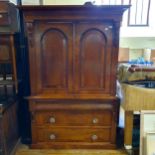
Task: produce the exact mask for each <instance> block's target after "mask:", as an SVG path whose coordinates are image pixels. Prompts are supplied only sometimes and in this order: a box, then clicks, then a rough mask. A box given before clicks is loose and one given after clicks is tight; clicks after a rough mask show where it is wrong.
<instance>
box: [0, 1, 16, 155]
mask: <svg viewBox="0 0 155 155" xmlns="http://www.w3.org/2000/svg"><path fill="white" fill-rule="evenodd" d="M16 15H17V8H16V7H15V6H14V5H13V4H11V3H9V1H7V0H5V1H0V155H10V154H11V153H13V151H14V148H15V146H16V144H17V142H18V140H19V130H18V100H17V91H18V89H17V83H18V82H17V72H16V48H15V35H16V31H17V29H18V26H17V25H18V24H17V22H16V21H17V17H16ZM15 25H16V26H15Z"/></svg>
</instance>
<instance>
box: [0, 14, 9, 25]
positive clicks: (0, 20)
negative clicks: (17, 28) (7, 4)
mask: <svg viewBox="0 0 155 155" xmlns="http://www.w3.org/2000/svg"><path fill="white" fill-rule="evenodd" d="M9 24H10V23H9V17H8V13H0V26H4V25H9Z"/></svg>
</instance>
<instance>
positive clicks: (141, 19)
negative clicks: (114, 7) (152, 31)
mask: <svg viewBox="0 0 155 155" xmlns="http://www.w3.org/2000/svg"><path fill="white" fill-rule="evenodd" d="M150 3H151V0H129V4H131V5H132V6H131V8H130V9H129V14H128V26H148V25H149V10H150Z"/></svg>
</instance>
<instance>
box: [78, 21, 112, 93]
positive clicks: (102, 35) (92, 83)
mask: <svg viewBox="0 0 155 155" xmlns="http://www.w3.org/2000/svg"><path fill="white" fill-rule="evenodd" d="M76 33H77V46H78V47H79V48H78V49H77V51H76V52H77V55H78V58H77V60H78V67H77V68H78V73H77V74H76V75H77V76H76V77H77V89H78V90H79V91H80V92H82V91H86V90H87V92H96V93H99V92H109V85H110V84H109V76H110V65H111V56H110V54H111V52H112V51H111V44H112V32H111V25H109V24H103V23H97V24H95V23H80V24H78V25H77V32H76Z"/></svg>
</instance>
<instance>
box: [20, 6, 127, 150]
mask: <svg viewBox="0 0 155 155" xmlns="http://www.w3.org/2000/svg"><path fill="white" fill-rule="evenodd" d="M127 8H128V6H100V7H97V6H92V5H90V6H22V7H20V9H22V11H23V15H24V19H25V25H26V29H25V31H26V36H27V38H28V45H29V68H30V86H31V96H29V107H30V112H31V115H32V119H31V125H32V145H31V146H32V148H115V147H116V145H115V143H116V126H117V117H118V107H119V100H118V99H117V97H116V88H115V87H116V68H117V60H118V43H119V41H118V40H119V27H120V21H121V18H122V14H123V12H124V10H126V9H127Z"/></svg>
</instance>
